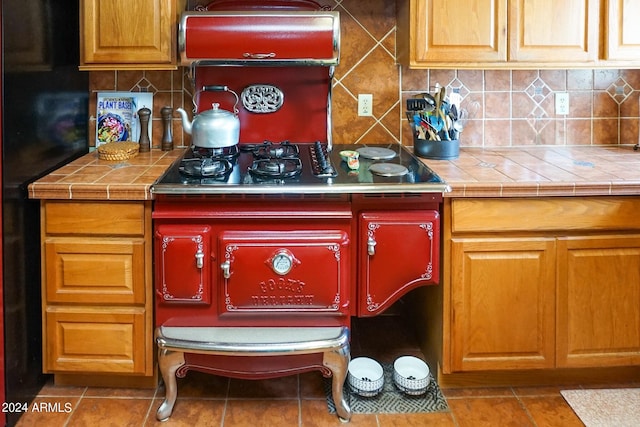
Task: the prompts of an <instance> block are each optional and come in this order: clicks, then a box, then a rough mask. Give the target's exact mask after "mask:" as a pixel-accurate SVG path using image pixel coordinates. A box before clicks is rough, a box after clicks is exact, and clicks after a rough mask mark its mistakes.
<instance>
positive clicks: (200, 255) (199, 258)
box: [196, 249, 204, 268]
mask: <svg viewBox="0 0 640 427" xmlns="http://www.w3.org/2000/svg"><path fill="white" fill-rule="evenodd" d="M196 267H197V268H202V267H204V252H202V249H198V252H196Z"/></svg>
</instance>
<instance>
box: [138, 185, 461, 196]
mask: <svg viewBox="0 0 640 427" xmlns="http://www.w3.org/2000/svg"><path fill="white" fill-rule="evenodd" d="M450 191H451V187H450V186H449V185H448V184H447V183H444V182H443V183H428V182H426V183H400V184H398V183H388V184H382V183H371V184H364V183H359V184H333V183H325V184H323V185H318V184H315V185H314V184H290V183H286V184H285V183H283V184H280V185H270V184H260V185H234V184H227V185H221V186H206V185H198V184H188V185H187V184H185V185H176V184H162V185H157V184H154V185H152V186H151V193H152V194H184V195H188V194H274V193H280V194H324V193H332V194H359V193H363V194H371V193H396V194H397V193H448V192H450Z"/></svg>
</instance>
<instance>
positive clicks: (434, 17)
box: [397, 0, 640, 69]
mask: <svg viewBox="0 0 640 427" xmlns="http://www.w3.org/2000/svg"><path fill="white" fill-rule="evenodd" d="M630 3H632V2H629V1H624V0H610V1H608V2H607V10H608V20H607V19H604V17H603V16H602V15H603V14H602V13H601V2H600V1H599V0H567V1H562V2H557V1H553V0H542V1H537V0H536V1H533V0H455V1H446V0H398V2H397V20H398V35H397V43H398V57H399V61H400V62H401V63H403V64H406V65H408V66H409V67H410V68H453V69H458V68H476V69H479V68H481V69H487V68H488V69H491V68H546V67H553V68H558V67H562V68H575V67H590V68H592V67H598V66H604V67H606V66H611V63H610V62H609V61H608V60H615V59H626V60H629V61H631V60H634V59H635V63H636V64H637V63H638V59H637V58H638V55H637V48H638V46H639V45H638V40H640V35H639V34H640V31H639V30H638V29H637V28H636V27H637V26H635V27H633V26H631V25H630V22H631V20H632V19H633V18H632V17H633V16H637V14H638V10H637V9H638V7H639V6H636V5H635V4H634V5H631V4H630ZM623 9H624V14H623ZM602 10H605V9H602ZM634 13H635V14H634ZM614 32H615V33H614ZM601 45H605V46H607V47H608V52H609V53H608V54H603V52H601ZM631 64H632V63H631Z"/></svg>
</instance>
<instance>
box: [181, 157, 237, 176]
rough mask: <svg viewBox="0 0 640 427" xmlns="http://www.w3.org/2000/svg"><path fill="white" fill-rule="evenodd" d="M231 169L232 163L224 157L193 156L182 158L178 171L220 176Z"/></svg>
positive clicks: (192, 174)
mask: <svg viewBox="0 0 640 427" xmlns="http://www.w3.org/2000/svg"><path fill="white" fill-rule="evenodd" d="M232 170H233V164H232V163H231V162H230V161H229V160H226V159H217V158H202V159H200V158H195V157H194V158H191V159H183V160H182V162H181V163H180V172H182V173H184V174H186V175H189V176H193V177H203V178H221V177H225V176H227V175H228V174H229V173H231V171H232Z"/></svg>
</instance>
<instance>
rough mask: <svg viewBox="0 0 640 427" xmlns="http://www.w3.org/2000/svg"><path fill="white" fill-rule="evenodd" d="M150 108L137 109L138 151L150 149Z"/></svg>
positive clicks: (142, 151)
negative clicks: (138, 124)
mask: <svg viewBox="0 0 640 427" xmlns="http://www.w3.org/2000/svg"><path fill="white" fill-rule="evenodd" d="M150 117H151V110H150V109H148V108H147V107H144V108H141V109H139V110H138V118H139V119H140V150H139V151H140V152H141V153H144V152H147V151H151V141H149V118H150Z"/></svg>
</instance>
